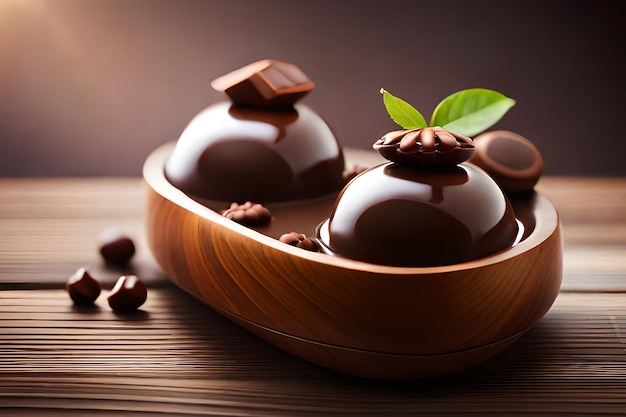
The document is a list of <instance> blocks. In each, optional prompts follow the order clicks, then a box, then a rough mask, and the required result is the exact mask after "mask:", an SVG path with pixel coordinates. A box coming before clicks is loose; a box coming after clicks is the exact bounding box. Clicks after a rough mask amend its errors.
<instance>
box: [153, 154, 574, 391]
mask: <svg viewBox="0 0 626 417" xmlns="http://www.w3.org/2000/svg"><path fill="white" fill-rule="evenodd" d="M173 146H174V145H173V144H167V145H164V146H162V147H160V148H158V149H156V150H155V151H154V152H153V153H152V154H151V155H150V156H149V158H148V159H147V160H146V162H145V165H144V171H143V173H144V179H145V181H146V183H147V188H148V196H147V203H146V204H147V207H146V212H145V222H146V233H147V240H148V243H149V245H150V248H151V250H152V252H153V254H154V256H155V259H156V260H157V262H158V263H159V264H160V266H161V267H162V269H163V270H164V272H165V273H166V274H167V275H168V276H169V278H170V279H171V280H172V281H173V282H174V283H176V284H177V285H178V286H179V287H180V288H182V289H183V290H185V291H187V292H188V293H190V294H192V295H193V296H195V297H197V298H198V299H200V300H201V301H203V302H204V303H206V304H207V305H208V306H210V307H211V308H213V309H215V310H216V311H218V312H220V313H221V314H223V315H224V316H226V317H228V318H229V319H231V320H232V321H234V322H235V323H237V324H239V325H241V326H243V327H245V328H246V329H248V330H250V331H251V332H253V333H255V334H257V335H259V336H260V337H262V338H264V339H266V340H267V341H269V342H270V343H272V344H274V345H276V346H278V347H280V348H282V349H284V350H286V351H288V352H291V353H292V354H295V355H297V356H299V357H302V358H304V359H306V360H309V361H311V362H314V363H316V364H319V365H322V366H325V367H329V368H332V369H335V370H338V371H341V372H345V373H348V374H353V375H358V376H363V377H369V378H383V379H404V378H425V377H437V376H444V375H447V374H451V373H456V372H459V371H461V370H464V369H466V368H469V367H471V366H474V365H477V364H479V363H481V362H483V361H485V360H487V359H489V358H491V357H493V356H495V355H496V354H497V353H499V352H501V351H502V350H504V349H505V348H506V347H508V346H509V345H511V344H512V343H513V342H514V341H515V340H517V339H518V338H519V337H521V336H522V335H523V334H524V332H526V331H527V330H528V329H529V328H530V327H531V326H533V324H535V323H536V322H537V321H538V320H539V319H540V318H541V317H542V316H543V315H544V314H545V313H546V312H547V311H548V309H549V308H550V307H551V305H552V303H553V302H554V300H555V298H556V296H557V294H558V291H559V289H560V285H561V277H562V238H561V229H560V222H559V217H558V213H557V211H556V210H555V208H554V207H553V206H552V204H551V203H550V202H549V201H548V200H547V199H546V198H545V197H543V196H542V195H540V194H536V193H535V194H533V195H530V196H527V197H525V198H523V199H516V200H514V201H512V203H513V205H514V208H515V211H516V216H517V218H518V220H519V221H520V222H521V223H522V224H523V225H524V227H525V230H526V231H525V234H524V236H523V238H522V240H521V241H520V242H519V243H518V244H517V245H515V246H513V247H512V248H510V249H507V250H505V251H502V252H500V253H497V254H494V255H492V256H489V257H486V258H482V259H478V260H475V261H471V262H466V263H462V264H457V265H451V266H441V267H429V268H416V267H410V268H409V267H389V266H381V265H372V264H368V263H364V262H359V261H354V260H350V259H346V258H342V257H337V256H330V255H326V254H323V253H313V252H309V251H305V250H303V249H299V248H296V247H293V246H290V245H287V244H284V243H281V242H279V241H278V240H277V239H276V237H277V236H280V235H281V234H282V233H287V232H290V231H298V232H303V233H307V234H311V235H313V234H314V230H315V227H316V226H317V225H318V224H319V223H321V222H322V221H323V220H324V219H325V218H327V217H328V215H329V214H330V212H331V208H332V204H333V201H334V199H335V196H327V197H324V198H320V199H316V200H310V201H302V202H293V203H284V204H275V205H268V207H269V208H270V210H271V212H272V214H273V216H274V218H273V220H272V222H271V224H270V226H268V227H267V228H264V229H263V228H258V229H256V230H255V229H251V228H248V227H245V226H242V225H240V224H237V223H235V222H233V221H230V220H228V219H226V218H224V217H223V216H221V215H220V214H219V209H221V208H227V207H228V205H229V204H230V202H209V201H199V200H196V199H194V198H191V197H190V196H188V195H186V194H184V193H183V192H182V191H180V190H179V189H177V188H175V187H174V186H173V185H172V184H170V183H169V182H168V181H167V178H166V177H165V175H164V165H165V161H166V160H167V157H168V155H169V154H170V153H171V151H172V149H173ZM347 156H349V155H347Z"/></svg>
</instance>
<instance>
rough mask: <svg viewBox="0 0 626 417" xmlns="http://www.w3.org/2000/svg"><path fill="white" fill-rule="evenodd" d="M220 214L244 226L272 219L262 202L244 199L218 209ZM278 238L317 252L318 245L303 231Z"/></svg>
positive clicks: (261, 224) (283, 241) (256, 224)
mask: <svg viewBox="0 0 626 417" xmlns="http://www.w3.org/2000/svg"><path fill="white" fill-rule="evenodd" d="M220 214H221V215H222V216H224V217H226V218H227V219H229V220H232V221H234V222H237V223H239V224H242V225H245V226H263V225H264V224H267V223H269V222H270V221H272V214H271V213H270V211H269V209H268V208H267V207H265V206H264V205H262V204H259V203H253V202H251V201H246V202H245V203H243V204H239V203H236V202H233V203H231V205H230V207H229V208H228V209H225V210H222V211H220ZM278 240H279V241H280V242H282V243H286V244H288V245H291V246H295V247H297V248H301V249H305V250H308V251H311V252H319V245H318V244H317V242H316V241H315V240H314V239H311V238H308V237H307V236H306V235H305V234H303V233H298V232H289V233H285V234H283V235H281V236H280V237H279V238H278Z"/></svg>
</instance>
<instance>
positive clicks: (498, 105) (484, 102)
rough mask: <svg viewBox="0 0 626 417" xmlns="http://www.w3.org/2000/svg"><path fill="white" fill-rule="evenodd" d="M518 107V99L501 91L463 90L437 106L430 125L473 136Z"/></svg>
mask: <svg viewBox="0 0 626 417" xmlns="http://www.w3.org/2000/svg"><path fill="white" fill-rule="evenodd" d="M514 105H515V100H513V99H511V98H509V97H506V96H505V95H503V94H501V93H499V92H497V91H493V90H487V89H484V88H472V89H469V90H463V91H459V92H458V93H454V94H452V95H450V96H448V97H446V98H445V99H443V100H442V101H441V103H439V104H438V105H437V107H436V108H435V111H434V112H433V116H432V118H431V121H430V125H431V126H441V127H442V128H444V129H446V130H449V131H451V132H455V133H459V134H461V135H465V136H470V137H471V136H474V135H477V134H479V133H482V132H483V131H485V130H486V129H488V128H490V127H491V126H493V125H494V124H495V123H496V122H498V120H500V119H501V118H502V117H503V116H504V115H505V114H506V112H507V111H509V109H510V108H511V107H513V106H514Z"/></svg>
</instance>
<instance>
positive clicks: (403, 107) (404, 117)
mask: <svg viewBox="0 0 626 417" xmlns="http://www.w3.org/2000/svg"><path fill="white" fill-rule="evenodd" d="M380 93H381V94H382V95H383V103H385V108H386V109H387V113H389V117H391V120H393V121H394V122H396V123H397V124H399V125H400V126H402V128H404V129H415V128H424V127H427V126H428V124H427V123H426V119H424V116H422V114H421V113H420V112H419V111H417V109H416V108H415V107H413V106H411V105H410V104H409V103H407V102H406V101H404V100H402V99H400V98H398V97H395V96H394V95H392V94H391V93H389V92H388V91H386V90H385V89H384V88H381V89H380Z"/></svg>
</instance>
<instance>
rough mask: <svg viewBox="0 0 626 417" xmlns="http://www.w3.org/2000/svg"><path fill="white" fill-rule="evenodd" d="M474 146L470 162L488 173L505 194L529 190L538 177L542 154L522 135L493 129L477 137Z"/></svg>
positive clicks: (541, 166) (539, 175) (541, 170)
mask: <svg viewBox="0 0 626 417" xmlns="http://www.w3.org/2000/svg"><path fill="white" fill-rule="evenodd" d="M474 147H475V148H476V151H475V152H474V154H473V155H472V156H471V158H470V159H469V161H470V162H472V163H474V164H476V165H478V166H479V167H481V168H483V169H484V170H485V171H487V173H488V174H489V175H491V176H492V177H493V179H494V180H496V182H497V183H498V184H499V185H500V187H502V189H503V190H504V191H505V192H506V193H509V194H513V193H519V192H525V191H531V190H532V189H533V188H534V186H535V184H537V181H539V178H540V177H541V174H542V172H543V158H542V157H541V153H540V152H539V150H538V149H537V147H536V146H535V145H534V144H533V143H532V142H531V141H529V140H528V139H526V138H525V137H523V136H522V135H519V134H517V133H514V132H509V131H507V130H493V131H489V132H485V133H482V134H480V135H478V136H476V138H475V139H474Z"/></svg>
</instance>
